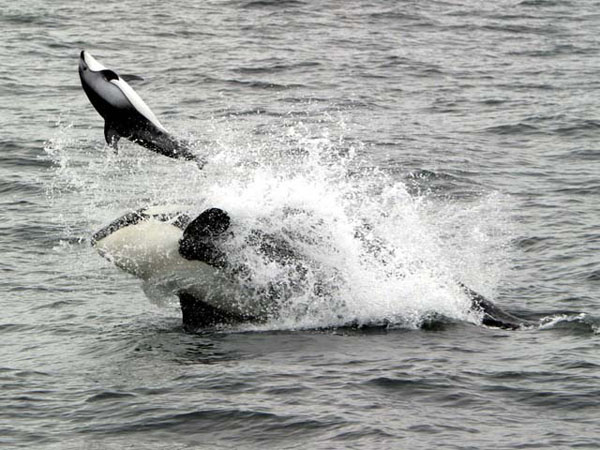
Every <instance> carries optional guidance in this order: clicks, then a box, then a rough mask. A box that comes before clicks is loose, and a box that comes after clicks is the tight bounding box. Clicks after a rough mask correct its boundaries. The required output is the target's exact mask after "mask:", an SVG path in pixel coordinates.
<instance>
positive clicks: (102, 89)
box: [79, 50, 131, 119]
mask: <svg viewBox="0 0 600 450" xmlns="http://www.w3.org/2000/svg"><path fill="white" fill-rule="evenodd" d="M79 78H80V79H81V86H82V87H83V90H84V91H85V93H86V95H87V96H88V98H89V99H90V102H91V103H92V105H93V106H94V108H96V110H97V111H98V112H99V113H100V115H101V116H102V117H104V119H107V118H111V117H114V116H115V115H116V114H118V113H119V111H122V110H126V109H127V108H130V107H131V103H130V102H129V100H128V99H127V96H126V95H125V94H124V93H123V90H122V88H120V85H121V84H122V83H124V81H122V80H121V79H120V78H119V75H117V73H116V72H114V71H112V70H110V69H107V68H106V67H104V66H103V65H102V64H100V63H99V62H98V61H97V60H96V59H95V58H94V57H93V56H92V55H90V54H89V53H88V52H86V51H85V50H82V52H81V54H80V55H79Z"/></svg>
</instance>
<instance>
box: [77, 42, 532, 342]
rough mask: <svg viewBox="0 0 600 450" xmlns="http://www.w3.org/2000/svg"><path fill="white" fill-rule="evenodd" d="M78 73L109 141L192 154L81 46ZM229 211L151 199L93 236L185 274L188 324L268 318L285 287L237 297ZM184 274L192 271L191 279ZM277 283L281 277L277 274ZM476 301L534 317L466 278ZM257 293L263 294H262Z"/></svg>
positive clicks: (120, 260)
mask: <svg viewBox="0 0 600 450" xmlns="http://www.w3.org/2000/svg"><path fill="white" fill-rule="evenodd" d="M79 75H80V77H81V84H82V86H83V90H84V91H85V93H86V94H87V96H88V98H89V100H90V102H91V103H92V105H93V106H94V108H96V110H97V111H98V112H99V113H100V115H101V116H102V117H103V118H104V120H105V127H104V134H105V138H106V142H107V143H108V144H109V145H111V146H113V147H115V148H116V146H117V142H118V140H119V139H120V138H126V139H129V140H130V141H132V142H135V143H138V144H140V145H142V146H144V147H146V148H148V149H150V150H153V151H155V152H158V153H160V154H162V155H165V156H168V157H171V158H182V159H186V160H194V161H196V162H197V163H198V164H199V166H200V167H201V166H202V164H203V163H202V160H201V159H199V158H198V157H196V156H195V155H194V154H193V153H192V152H191V151H190V150H189V149H188V148H187V147H186V146H185V145H183V144H182V143H181V142H180V141H179V140H177V139H176V138H175V137H173V136H171V135H170V134H169V133H168V132H167V130H166V129H165V127H164V126H163V125H162V124H161V123H160V122H159V121H158V119H157V118H156V116H155V115H154V113H152V111H151V110H150V108H149V107H148V106H147V105H146V103H145V102H144V101H143V100H142V99H141V98H140V96H139V95H138V94H137V93H136V92H135V91H134V90H133V89H132V88H131V86H129V84H128V83H127V81H126V79H132V77H131V76H126V75H123V76H119V75H117V74H116V73H115V72H114V71H112V70H110V69H107V68H106V67H104V66H103V65H102V64H100V63H99V62H98V61H96V60H95V59H94V58H93V57H92V56H91V55H90V54H89V53H88V52H86V51H82V52H81V55H80V59H79ZM230 223H231V220H230V217H229V215H228V213H227V212H225V211H223V210H221V209H219V208H209V209H206V210H205V211H203V212H202V213H201V214H200V215H198V216H197V217H196V218H192V217H190V216H189V215H188V214H187V213H186V212H184V211H180V210H174V209H173V208H160V207H153V208H147V209H142V210H139V211H134V212H131V213H128V214H125V215H124V216H122V217H120V218H118V219H117V220H115V221H113V222H112V223H110V224H108V225H107V226H105V227H103V228H102V229H101V230H99V231H98V232H96V233H94V235H93V236H92V245H93V246H94V247H95V248H96V249H97V251H98V252H99V253H100V255H102V256H104V257H106V258H107V259H109V260H110V261H111V262H113V263H114V264H115V265H116V266H117V267H119V268H121V269H123V270H125V271H126V272H129V273H131V274H133V275H135V276H137V277H138V278H141V279H143V280H150V279H153V278H156V277H160V275H163V274H165V275H167V276H171V275H175V278H176V279H177V278H179V279H180V280H182V281H181V282H180V283H179V284H178V285H177V286H176V289H175V293H176V294H177V295H178V296H179V299H180V304H181V311H182V316H183V325H184V328H185V329H186V330H189V331H193V330H195V329H198V328H200V327H205V326H210V325H216V324H222V323H232V322H240V321H249V320H251V321H254V320H263V319H265V318H267V317H269V316H270V315H272V314H273V312H274V311H276V305H275V306H274V305H273V303H276V302H277V301H278V300H281V292H280V293H279V294H277V295H273V292H274V291H273V290H272V289H266V290H264V291H259V292H253V295H252V296H251V299H250V301H239V300H240V295H242V296H243V295H244V293H243V292H240V283H238V282H237V281H238V280H235V279H232V278H235V277H236V276H238V277H242V276H245V273H246V271H245V270H244V267H239V266H236V264H235V263H232V262H231V261H230V260H229V258H228V256H229V255H228V254H227V251H226V250H225V248H226V247H227V246H226V243H227V242H228V240H229V239H231V237H232V236H233V232H232V230H231V228H230ZM251 236H252V239H253V240H254V241H258V242H255V244H257V248H259V249H260V250H259V251H260V252H264V253H265V255H266V256H267V257H268V258H269V259H270V260H271V261H278V262H279V263H282V264H290V263H293V262H291V261H294V260H295V259H296V257H297V256H299V257H301V255H294V250H293V249H291V248H290V247H289V246H288V245H287V244H286V242H285V241H284V240H281V239H278V238H277V237H276V236H272V235H269V234H267V233H263V232H262V231H261V230H254V232H253V233H251ZM182 274H188V275H189V274H192V279H190V278H189V276H188V277H186V276H183V277H182V276H181V275H182ZM273 284H274V285H275V284H277V280H273ZM458 285H459V286H460V287H461V288H462V289H463V291H464V292H465V294H466V295H467V297H468V298H469V299H470V301H471V309H472V310H474V311H477V312H479V313H481V316H482V323H483V324H484V325H488V326H493V327H499V328H505V329H516V328H520V327H522V326H524V325H530V323H529V322H528V321H526V320H524V319H521V318H518V317H515V316H513V315H512V314H509V313H507V312H506V311H503V310H502V309H500V308H499V307H498V306H496V305H494V304H493V303H492V302H491V301H489V300H487V299H486V298H484V297H483V296H481V295H480V294H478V293H476V292H474V291H472V290H471V289H469V288H468V287H467V286H465V285H463V284H462V283H458ZM257 294H258V295H257Z"/></svg>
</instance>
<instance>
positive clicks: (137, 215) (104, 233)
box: [92, 211, 148, 246]
mask: <svg viewBox="0 0 600 450" xmlns="http://www.w3.org/2000/svg"><path fill="white" fill-rule="evenodd" d="M147 218H148V216H147V215H146V214H144V213H143V212H142V211H134V212H130V213H127V214H125V215H124V216H121V217H119V218H118V219H117V220H114V221H112V222H111V223H109V224H108V225H106V226H105V227H104V228H102V229H100V230H98V231H96V232H95V233H94V234H92V246H95V245H96V243H97V242H98V241H101V240H102V239H104V238H106V237H108V236H110V235H111V234H113V233H114V232H115V231H117V230H120V229H121V228H124V227H127V226H129V225H135V224H136V223H139V222H141V221H142V220H144V219H147Z"/></svg>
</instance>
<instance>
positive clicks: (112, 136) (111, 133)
mask: <svg viewBox="0 0 600 450" xmlns="http://www.w3.org/2000/svg"><path fill="white" fill-rule="evenodd" d="M104 139H106V143H107V144H108V145H110V146H111V147H112V148H114V149H115V150H118V149H119V139H121V136H119V133H117V130H116V129H115V127H114V126H113V124H112V123H110V122H109V121H108V120H107V121H106V122H104Z"/></svg>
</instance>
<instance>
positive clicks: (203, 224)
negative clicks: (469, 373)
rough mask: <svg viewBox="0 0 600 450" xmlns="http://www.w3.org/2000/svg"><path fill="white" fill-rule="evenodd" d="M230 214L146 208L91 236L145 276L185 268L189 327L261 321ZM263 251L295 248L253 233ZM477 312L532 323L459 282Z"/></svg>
mask: <svg viewBox="0 0 600 450" xmlns="http://www.w3.org/2000/svg"><path fill="white" fill-rule="evenodd" d="M230 223H231V220H230V217H229V215H228V214H227V213H226V212H225V211H223V210H221V209H219V208H209V209H206V210H205V211H203V212H202V213H201V214H200V215H198V216H197V217H196V218H195V219H192V217H191V216H190V215H189V214H187V213H185V212H182V211H180V210H178V209H177V208H173V207H171V208H160V207H153V208H146V209H141V210H138V211H133V212H130V213H128V214H125V215H124V216H122V217H120V218H118V219H116V220H115V221H113V222H111V223H110V224H108V225H106V226H105V227H103V228H101V229H100V230H99V231H97V232H96V233H94V234H93V236H92V245H93V246H94V247H95V248H96V250H97V251H98V252H99V253H100V255H102V256H104V257H105V258H107V259H109V260H110V261H112V262H113V263H114V264H115V265H116V266H117V267H119V268H121V269H122V270H124V271H126V272H128V273H130V274H132V275H135V276H137V277H138V278H141V279H143V280H148V279H151V278H153V277H156V276H162V277H164V276H169V275H170V274H181V273H189V274H190V276H191V277H193V281H191V282H190V278H189V277H187V281H185V282H182V283H181V288H179V289H177V290H176V292H175V293H176V294H177V296H178V297H179V301H180V306H181V312H182V322H183V327H184V329H185V330H187V331H195V330H197V329H199V328H204V327H207V326H213V325H218V324H231V323H236V322H245V321H262V320H264V319H265V318H266V317H268V316H269V313H271V312H272V311H273V310H272V309H270V306H269V302H270V299H269V298H268V297H269V292H267V291H265V292H263V294H264V296H263V298H262V301H256V302H240V301H239V300H240V294H241V295H243V293H240V291H239V289H240V288H239V284H238V283H236V282H235V280H232V278H231V277H232V276H237V275H238V274H239V273H240V272H243V268H239V267H236V268H232V267H231V262H230V261H228V258H227V254H226V252H225V251H224V250H223V247H224V245H223V244H224V243H225V242H226V241H227V240H228V239H230V238H231V235H232V232H231V230H230ZM255 236H258V239H260V240H261V243H260V246H259V247H260V249H261V251H264V252H267V253H269V255H270V256H271V257H272V258H275V259H279V260H280V261H282V260H283V261H292V260H293V258H291V257H290V256H291V255H293V250H292V249H290V248H289V247H288V246H286V244H285V243H284V242H283V241H280V240H277V238H275V237H273V236H266V235H262V234H260V233H257V234H255ZM458 285H459V286H460V287H461V288H462V289H463V291H464V293H465V294H466V296H467V297H468V298H469V300H470V302H471V309H472V310H473V311H476V312H478V313H480V314H481V318H482V324H483V325H485V326H489V327H495V328H502V329H510V330H515V329H519V328H522V327H525V326H530V325H532V323H531V322H529V321H527V320H525V319H522V318H519V317H517V316H514V315H512V314H510V313H508V312H506V311H504V310H503V309H501V308H500V307H498V306H497V305H495V304H494V303H493V302H491V301H490V300H488V299H486V298H485V297H483V296H482V295H480V294H478V293H477V292H475V291H473V290H472V289H470V288H469V287H467V286H466V285H464V284H462V283H460V282H459V283H458Z"/></svg>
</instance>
